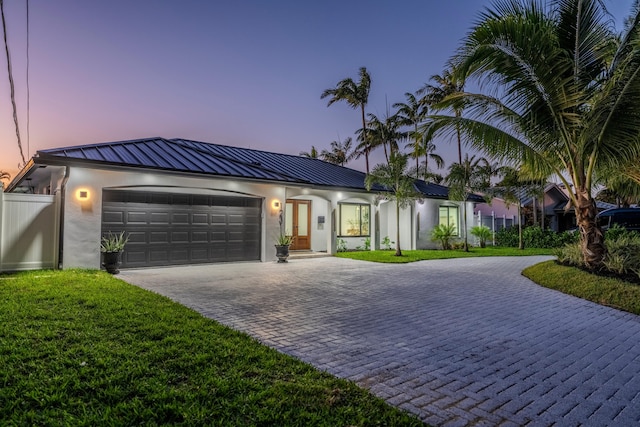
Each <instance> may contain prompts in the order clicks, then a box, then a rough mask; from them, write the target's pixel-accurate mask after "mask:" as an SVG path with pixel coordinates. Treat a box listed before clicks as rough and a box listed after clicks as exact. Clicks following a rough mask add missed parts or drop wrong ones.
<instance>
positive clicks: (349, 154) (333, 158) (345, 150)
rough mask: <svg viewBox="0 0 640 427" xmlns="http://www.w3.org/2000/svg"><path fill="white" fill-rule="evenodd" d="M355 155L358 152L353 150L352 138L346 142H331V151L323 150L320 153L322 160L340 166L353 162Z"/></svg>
mask: <svg viewBox="0 0 640 427" xmlns="http://www.w3.org/2000/svg"><path fill="white" fill-rule="evenodd" d="M355 155H356V152H355V151H353V149H352V148H351V138H347V139H345V140H344V142H340V141H331V150H322V153H320V157H321V158H322V160H324V161H326V162H329V163H333V164H334V165H339V166H344V165H345V164H346V163H347V162H349V161H351V160H353V158H354V157H355Z"/></svg>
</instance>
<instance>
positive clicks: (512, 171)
mask: <svg viewBox="0 0 640 427" xmlns="http://www.w3.org/2000/svg"><path fill="white" fill-rule="evenodd" d="M496 175H497V176H501V177H502V180H501V181H500V182H498V183H496V185H494V186H492V187H490V188H489V189H488V190H487V191H486V194H487V196H489V197H500V198H501V199H502V200H504V202H505V205H506V206H507V208H508V207H509V206H510V205H512V204H515V205H516V207H517V209H518V248H519V249H521V250H522V249H524V239H523V238H522V201H521V200H520V196H521V195H523V194H536V193H538V190H539V187H540V183H539V182H536V181H531V180H529V179H527V175H526V172H523V170H522V168H512V167H508V166H502V167H500V168H499V169H498V170H497V171H496Z"/></svg>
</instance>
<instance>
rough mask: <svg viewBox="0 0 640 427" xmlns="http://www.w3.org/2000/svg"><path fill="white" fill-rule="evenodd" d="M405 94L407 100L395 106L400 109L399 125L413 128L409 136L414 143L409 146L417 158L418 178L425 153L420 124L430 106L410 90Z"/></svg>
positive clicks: (398, 112) (398, 115)
mask: <svg viewBox="0 0 640 427" xmlns="http://www.w3.org/2000/svg"><path fill="white" fill-rule="evenodd" d="M404 96H405V97H406V98H407V102H406V103H405V102H397V103H395V104H393V108H397V109H398V111H397V112H396V114H395V116H396V118H397V123H398V125H400V126H406V127H409V128H411V131H410V132H409V134H408V137H409V138H410V139H411V140H412V143H411V144H408V145H407V148H412V157H413V158H414V159H416V178H418V175H417V174H418V172H419V169H420V156H422V155H424V154H423V153H424V149H423V148H424V145H423V139H424V138H423V135H424V134H423V133H421V132H418V125H419V124H420V123H422V121H423V120H424V118H425V117H426V115H427V112H428V107H427V105H426V104H425V103H423V102H420V101H419V100H418V99H417V98H416V96H415V95H414V94H412V93H410V92H406V93H405V94H404Z"/></svg>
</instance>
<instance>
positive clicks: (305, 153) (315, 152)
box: [300, 145, 319, 159]
mask: <svg viewBox="0 0 640 427" xmlns="http://www.w3.org/2000/svg"><path fill="white" fill-rule="evenodd" d="M300 155H301V156H302V157H309V158H310V159H317V158H318V157H319V155H318V149H317V148H316V147H315V145H312V146H311V150H310V151H301V152H300Z"/></svg>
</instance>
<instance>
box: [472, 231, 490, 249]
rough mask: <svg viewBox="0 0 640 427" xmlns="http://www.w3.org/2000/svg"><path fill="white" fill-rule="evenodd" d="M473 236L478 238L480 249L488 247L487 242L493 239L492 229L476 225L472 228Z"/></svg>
mask: <svg viewBox="0 0 640 427" xmlns="http://www.w3.org/2000/svg"><path fill="white" fill-rule="evenodd" d="M471 234H472V235H473V236H475V237H477V238H478V240H479V241H480V247H481V248H484V247H486V246H487V240H489V239H490V238H491V229H490V228H489V227H487V226H486V225H476V226H474V227H471Z"/></svg>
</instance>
